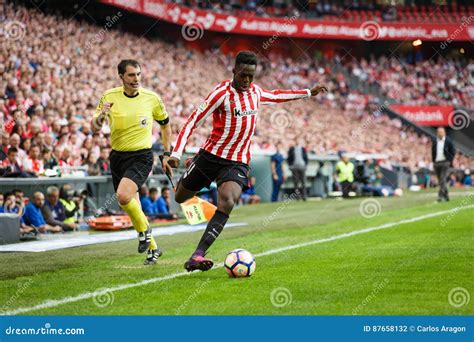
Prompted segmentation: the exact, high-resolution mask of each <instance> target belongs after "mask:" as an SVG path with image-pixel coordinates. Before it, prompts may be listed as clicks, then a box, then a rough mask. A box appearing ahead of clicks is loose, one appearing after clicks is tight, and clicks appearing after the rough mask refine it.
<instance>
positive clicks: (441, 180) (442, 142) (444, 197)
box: [431, 127, 456, 202]
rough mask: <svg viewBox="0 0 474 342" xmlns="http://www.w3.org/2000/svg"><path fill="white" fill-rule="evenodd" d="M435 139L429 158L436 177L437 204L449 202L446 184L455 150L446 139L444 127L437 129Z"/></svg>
mask: <svg viewBox="0 0 474 342" xmlns="http://www.w3.org/2000/svg"><path fill="white" fill-rule="evenodd" d="M436 135H437V138H436V140H435V139H433V142H432V145H431V157H432V159H433V168H434V171H435V172H436V177H438V184H439V192H438V202H443V201H449V195H448V187H447V184H446V181H447V177H448V171H449V168H450V167H451V166H452V165H453V159H454V156H455V154H456V149H455V148H454V145H453V143H452V142H451V140H450V139H448V138H447V137H446V130H445V129H444V127H438V129H437V131H436Z"/></svg>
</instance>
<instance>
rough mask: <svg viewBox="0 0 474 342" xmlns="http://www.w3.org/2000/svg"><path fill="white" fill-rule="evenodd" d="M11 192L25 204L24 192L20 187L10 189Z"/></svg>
mask: <svg viewBox="0 0 474 342" xmlns="http://www.w3.org/2000/svg"><path fill="white" fill-rule="evenodd" d="M12 193H13V195H14V196H15V198H16V199H17V200H18V201H19V202H20V203H22V204H25V197H24V196H25V194H24V192H23V190H21V189H13V190H12Z"/></svg>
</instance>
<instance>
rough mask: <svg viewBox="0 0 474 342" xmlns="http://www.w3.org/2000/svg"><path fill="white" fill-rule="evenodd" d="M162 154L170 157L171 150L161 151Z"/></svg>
mask: <svg viewBox="0 0 474 342" xmlns="http://www.w3.org/2000/svg"><path fill="white" fill-rule="evenodd" d="M163 155H164V156H166V157H171V152H163Z"/></svg>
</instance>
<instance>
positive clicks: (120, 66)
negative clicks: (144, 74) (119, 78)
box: [117, 59, 141, 75]
mask: <svg viewBox="0 0 474 342" xmlns="http://www.w3.org/2000/svg"><path fill="white" fill-rule="evenodd" d="M128 65H131V66H133V67H135V68H141V66H140V63H138V61H136V60H134V59H122V60H121V61H120V63H119V64H118V65H117V71H118V73H119V75H123V74H125V70H127V66H128Z"/></svg>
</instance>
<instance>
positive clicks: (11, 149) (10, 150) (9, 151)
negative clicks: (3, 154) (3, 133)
mask: <svg viewBox="0 0 474 342" xmlns="http://www.w3.org/2000/svg"><path fill="white" fill-rule="evenodd" d="M10 153H18V149H17V148H16V147H10V148H9V149H8V154H10Z"/></svg>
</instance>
